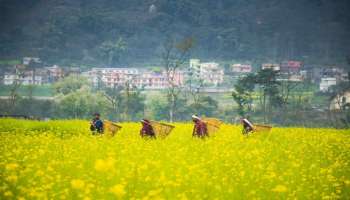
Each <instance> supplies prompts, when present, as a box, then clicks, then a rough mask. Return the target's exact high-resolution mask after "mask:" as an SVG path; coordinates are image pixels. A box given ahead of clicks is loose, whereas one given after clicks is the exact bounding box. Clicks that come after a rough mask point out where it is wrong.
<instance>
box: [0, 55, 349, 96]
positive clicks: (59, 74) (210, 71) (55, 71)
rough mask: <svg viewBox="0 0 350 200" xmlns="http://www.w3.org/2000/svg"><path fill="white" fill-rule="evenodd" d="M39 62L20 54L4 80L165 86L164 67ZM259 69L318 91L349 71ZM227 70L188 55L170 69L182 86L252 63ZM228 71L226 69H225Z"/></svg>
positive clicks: (234, 73) (243, 70) (294, 66)
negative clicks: (77, 78) (76, 79)
mask: <svg viewBox="0 0 350 200" xmlns="http://www.w3.org/2000/svg"><path fill="white" fill-rule="evenodd" d="M33 63H34V64H35V63H36V64H40V63H41V60H40V59H39V58H30V57H26V58H23V63H22V65H16V66H15V67H14V69H12V70H10V71H7V72H5V73H4V74H3V77H2V79H3V81H2V82H3V84H5V85H11V84H13V83H14V82H15V81H21V82H22V84H23V85H30V84H35V85H43V84H51V83H54V82H56V81H58V80H59V79H61V78H63V77H65V76H68V75H72V74H77V75H78V74H79V75H82V76H85V77H87V78H88V79H90V81H91V82H92V83H93V84H94V85H95V86H99V85H101V84H103V85H105V86H107V87H115V86H120V85H125V84H126V83H129V84H131V85H133V86H135V87H138V88H145V89H166V88H168V87H169V84H170V82H169V80H168V76H167V73H166V72H165V71H161V70H158V71H152V70H149V69H144V68H127V67H124V68H92V69H90V70H89V71H81V69H80V68H72V67H60V66H57V65H54V66H51V67H39V68H33V67H28V66H31V65H33ZM261 69H272V70H274V71H278V72H279V74H280V77H279V80H287V81H299V82H301V81H303V80H305V79H308V80H311V82H314V83H317V84H319V87H320V91H323V92H325V91H328V90H329V88H330V87H331V86H333V85H336V84H338V83H339V82H341V81H345V80H348V74H347V73H346V72H345V71H344V70H342V69H340V68H337V67H327V68H324V67H321V66H311V67H310V66H304V64H303V63H302V62H300V61H283V62H281V63H263V64H262V65H261ZM228 70H229V73H227V74H225V70H224V68H223V67H222V66H220V64H219V63H216V62H201V60H199V59H190V61H189V66H188V67H186V68H185V69H182V70H178V71H176V72H175V73H173V74H172V75H173V77H172V78H171V79H172V81H171V84H175V85H177V86H183V85H184V84H185V82H186V81H188V80H193V81H199V82H201V83H202V84H204V85H205V86H220V85H221V84H223V83H224V78H225V76H226V77H241V76H244V75H245V74H247V73H251V72H253V66H252V65H251V64H241V63H235V64H231V65H230V66H229V69H228ZM226 72H227V69H226Z"/></svg>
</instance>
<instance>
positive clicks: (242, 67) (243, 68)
mask: <svg viewBox="0 0 350 200" xmlns="http://www.w3.org/2000/svg"><path fill="white" fill-rule="evenodd" d="M231 70H232V72H233V73H237V74H245V73H250V72H252V71H253V67H252V65H250V64H233V65H231Z"/></svg>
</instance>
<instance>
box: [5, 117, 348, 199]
mask: <svg viewBox="0 0 350 200" xmlns="http://www.w3.org/2000/svg"><path fill="white" fill-rule="evenodd" d="M174 125H175V126H176V128H175V129H174V130H173V132H172V133H171V134H170V136H169V137H167V138H166V139H163V140H162V139H157V140H144V139H142V138H140V137H139V129H140V124H138V123H123V124H121V126H123V128H122V130H121V132H118V134H117V135H116V136H115V137H113V138H110V137H97V136H91V135H90V132H89V129H88V128H89V123H88V122H87V121H49V122H38V121H24V120H14V119H1V120H0V143H1V144H0V179H1V182H0V199H118V198H119V199H348V198H349V196H350V131H349V130H336V129H305V128H273V129H272V131H271V132H265V133H254V134H252V135H250V136H249V137H244V136H242V135H241V128H240V127H238V126H234V125H228V124H225V125H222V127H221V129H220V131H219V132H217V133H216V134H213V135H212V136H211V137H210V138H208V139H206V140H200V139H194V138H192V137H191V131H192V124H185V123H175V124H174Z"/></svg>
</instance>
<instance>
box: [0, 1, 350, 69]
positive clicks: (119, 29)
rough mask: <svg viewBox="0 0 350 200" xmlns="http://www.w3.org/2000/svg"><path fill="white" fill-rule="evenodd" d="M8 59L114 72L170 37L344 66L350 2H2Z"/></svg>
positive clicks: (213, 51)
mask: <svg viewBox="0 0 350 200" xmlns="http://www.w3.org/2000/svg"><path fill="white" fill-rule="evenodd" d="M0 21H1V24H0V26H1V31H0V56H1V58H2V59H5V58H6V59H7V58H14V57H21V56H39V57H41V58H43V59H44V60H46V61H49V62H52V63H53V62H55V63H77V64H82V63H84V64H102V65H103V64H105V65H107V63H106V62H107V59H106V51H105V50H106V48H109V47H110V46H114V47H115V46H116V47H115V48H116V49H117V50H116V52H117V53H116V56H114V57H113V60H112V65H115V66H117V65H123V64H133V63H142V62H150V61H152V60H156V59H158V58H159V55H160V52H161V47H162V43H163V42H164V40H165V39H166V38H167V37H169V36H170V37H174V38H181V37H193V38H194V39H195V41H196V47H195V48H194V49H193V52H192V54H193V56H196V57H199V58H202V59H216V60H250V61H256V60H260V61H278V60H281V59H301V60H307V61H309V62H313V63H317V62H320V63H339V62H342V60H344V59H345V57H346V55H348V54H349V53H350V25H349V24H350V1H349V0H336V1H331V0H176V1H175V0H25V1H24V0H0Z"/></svg>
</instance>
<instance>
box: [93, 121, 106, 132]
mask: <svg viewBox="0 0 350 200" xmlns="http://www.w3.org/2000/svg"><path fill="white" fill-rule="evenodd" d="M90 130H91V131H96V132H97V133H103V121H102V120H101V119H93V120H92V122H91V126H90Z"/></svg>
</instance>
